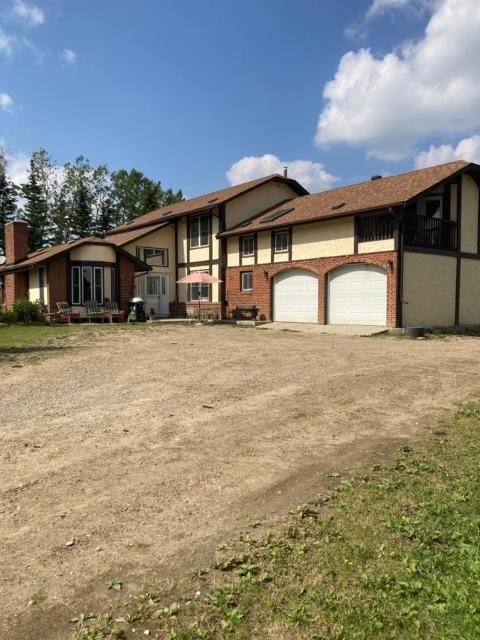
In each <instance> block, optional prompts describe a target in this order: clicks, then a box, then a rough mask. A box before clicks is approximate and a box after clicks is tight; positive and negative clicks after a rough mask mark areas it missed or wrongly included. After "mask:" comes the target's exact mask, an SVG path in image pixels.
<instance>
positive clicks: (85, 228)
mask: <svg viewBox="0 0 480 640" xmlns="http://www.w3.org/2000/svg"><path fill="white" fill-rule="evenodd" d="M72 233H73V235H74V236H75V237H76V238H84V237H86V236H89V235H91V233H92V203H91V198H90V193H89V190H88V185H87V184H86V182H85V180H84V179H83V177H81V178H80V180H79V182H78V185H77V188H76V192H75V199H74V205H73V215H72Z"/></svg>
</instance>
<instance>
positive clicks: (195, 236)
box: [190, 214, 210, 249]
mask: <svg viewBox="0 0 480 640" xmlns="http://www.w3.org/2000/svg"><path fill="white" fill-rule="evenodd" d="M209 240H210V216H209V215H208V214H205V215H203V216H193V217H192V218H190V247H191V248H192V249H195V248H196V247H208V244H209Z"/></svg>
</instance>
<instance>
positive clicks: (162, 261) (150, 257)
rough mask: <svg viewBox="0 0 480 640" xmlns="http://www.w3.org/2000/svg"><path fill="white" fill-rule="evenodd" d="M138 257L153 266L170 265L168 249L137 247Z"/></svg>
mask: <svg viewBox="0 0 480 640" xmlns="http://www.w3.org/2000/svg"><path fill="white" fill-rule="evenodd" d="M137 258H138V259H139V260H143V262H146V263H147V264H149V265H151V266H152V267H168V249H158V248H155V247H137Z"/></svg>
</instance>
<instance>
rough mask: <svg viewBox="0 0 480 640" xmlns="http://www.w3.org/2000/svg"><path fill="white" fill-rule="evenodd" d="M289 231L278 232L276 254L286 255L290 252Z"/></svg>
mask: <svg viewBox="0 0 480 640" xmlns="http://www.w3.org/2000/svg"><path fill="white" fill-rule="evenodd" d="M288 236H289V232H288V231H276V232H275V234H274V239H273V241H274V251H275V253H286V252H287V251H288Z"/></svg>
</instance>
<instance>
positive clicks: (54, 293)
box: [47, 256, 70, 312]
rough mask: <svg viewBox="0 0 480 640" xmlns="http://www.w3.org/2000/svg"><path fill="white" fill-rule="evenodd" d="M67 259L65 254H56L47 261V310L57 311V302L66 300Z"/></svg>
mask: <svg viewBox="0 0 480 640" xmlns="http://www.w3.org/2000/svg"><path fill="white" fill-rule="evenodd" d="M69 275H70V274H69V273H68V261H67V257H66V256H58V258H53V259H52V260H50V261H49V262H48V263H47V284H48V310H49V311H50V312H54V311H57V302H67V301H68V299H69V295H68V278H69Z"/></svg>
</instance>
